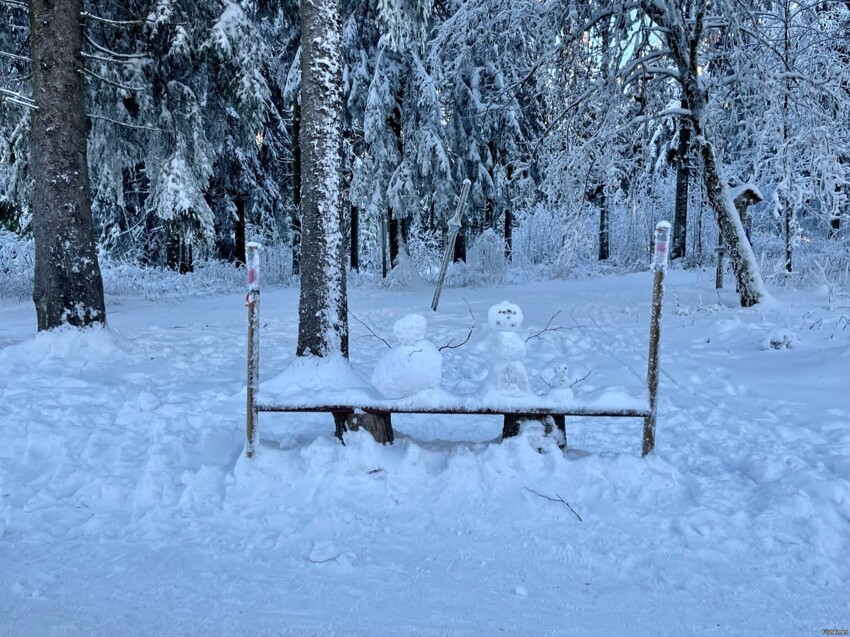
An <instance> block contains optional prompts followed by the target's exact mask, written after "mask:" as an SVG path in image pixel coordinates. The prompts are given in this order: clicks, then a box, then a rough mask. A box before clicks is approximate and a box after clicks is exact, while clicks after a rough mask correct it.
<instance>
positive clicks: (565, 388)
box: [546, 363, 573, 401]
mask: <svg viewBox="0 0 850 637" xmlns="http://www.w3.org/2000/svg"><path fill="white" fill-rule="evenodd" d="M572 382H573V379H572V378H570V368H569V367H567V365H566V364H565V363H561V364H560V365H556V366H555V376H554V378H553V379H552V387H551V388H550V389H549V391H548V392H546V396H547V397H548V398H552V399H554V400H557V401H569V400H572V399H573V390H572V389H571V386H572Z"/></svg>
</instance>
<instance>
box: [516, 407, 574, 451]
mask: <svg viewBox="0 0 850 637" xmlns="http://www.w3.org/2000/svg"><path fill="white" fill-rule="evenodd" d="M532 420H533V421H535V422H539V423H540V424H542V425H543V431H544V432H545V433H546V435H547V436H551V435H552V432H553V430H554V429H555V428H557V429H558V433H559V435H558V446H559V447H560V448H561V449H564V448H566V446H567V425H566V417H565V416H564V415H563V414H556V415H554V416H534V415H531V414H505V423H504V425H503V426H502V440H504V439H505V438H512V437H514V436H517V435H519V431H520V429H521V427H522V423H524V422H529V421H532Z"/></svg>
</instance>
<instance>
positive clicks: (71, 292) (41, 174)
mask: <svg viewBox="0 0 850 637" xmlns="http://www.w3.org/2000/svg"><path fill="white" fill-rule="evenodd" d="M82 5H83V3H82V0H32V1H31V2H30V52H31V56H32V92H33V99H34V100H35V103H36V106H37V107H38V108H37V109H36V110H33V112H32V134H31V138H30V162H31V170H32V176H33V180H34V187H33V192H32V198H31V207H32V226H33V234H34V236H35V254H36V256H35V283H34V286H33V300H34V302H35V310H36V316H37V318H38V329H39V330H49V329H52V328H54V327H59V326H61V325H66V324H67V325H73V326H75V327H86V326H88V325H92V324H102V323H104V322H105V321H106V307H105V304H104V301H103V280H102V278H101V274H100V266H99V265H98V261H97V251H96V249H95V242H94V223H93V221H92V214H91V195H90V192H89V177H88V160H87V149H86V143H87V140H86V133H87V122H86V112H85V87H84V81H83V58H82V53H81V51H82V45H83V30H82V24H81V22H80V13H81V12H82V10H83V6H82Z"/></svg>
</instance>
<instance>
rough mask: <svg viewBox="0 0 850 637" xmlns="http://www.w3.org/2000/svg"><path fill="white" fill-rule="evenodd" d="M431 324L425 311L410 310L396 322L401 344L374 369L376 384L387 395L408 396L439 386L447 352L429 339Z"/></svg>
mask: <svg viewBox="0 0 850 637" xmlns="http://www.w3.org/2000/svg"><path fill="white" fill-rule="evenodd" d="M427 328H428V321H427V320H426V319H425V317H424V316H422V315H421V314H408V315H407V316H403V317H402V318H400V319H399V320H397V321H396V322H395V324H394V325H393V336H394V337H395V340H396V343H397V345H396V346H395V347H393V348H392V349H390V351H388V352H387V353H386V354H384V355H383V356H381V358H380V359H379V360H378V364H377V365H376V366H375V369H374V371H373V372H372V384H373V385H374V386H375V387H376V388H377V389H378V391H379V392H381V393H382V394H383V395H384V396H385V397H386V398H393V399H396V398H405V397H407V396H411V395H413V394H415V393H417V392H420V391H423V390H425V389H431V388H436V387H439V385H440V379H441V378H442V372H443V355H442V354H440V352H439V351H438V350H437V348H436V347H435V346H434V344H433V343H432V342H431V341H428V340H425V331H426V329H427Z"/></svg>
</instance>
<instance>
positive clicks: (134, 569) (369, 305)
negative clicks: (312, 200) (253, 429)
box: [0, 271, 850, 637]
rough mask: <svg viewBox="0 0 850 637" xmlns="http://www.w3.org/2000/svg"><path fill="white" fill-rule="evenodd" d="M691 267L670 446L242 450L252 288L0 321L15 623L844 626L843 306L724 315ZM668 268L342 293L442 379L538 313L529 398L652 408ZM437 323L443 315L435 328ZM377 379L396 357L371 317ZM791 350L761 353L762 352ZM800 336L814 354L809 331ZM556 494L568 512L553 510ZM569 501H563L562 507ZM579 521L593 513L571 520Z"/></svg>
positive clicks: (8, 573) (575, 631) (683, 629)
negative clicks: (623, 400) (440, 290)
mask: <svg viewBox="0 0 850 637" xmlns="http://www.w3.org/2000/svg"><path fill="white" fill-rule="evenodd" d="M710 283H711V282H710V281H709V280H708V277H707V276H703V277H702V278H700V277H699V276H698V275H696V274H694V273H682V272H677V271H674V272H670V276H669V283H668V288H667V296H666V299H665V309H664V311H665V315H664V320H663V326H664V327H663V337H662V350H661V364H662V372H663V373H662V379H661V390H660V391H661V402H660V414H659V424H658V443H657V452H656V454H655V455H654V456H653V457H650V458H647V459H643V460H642V459H641V458H640V435H641V434H640V431H641V423H640V421H639V420H629V419H622V420H604V419H591V420H584V421H583V420H581V419H572V421H568V438H569V444H570V449H569V450H568V451H567V453H566V454H562V453H561V452H560V451H559V450H558V449H557V447H556V446H555V445H554V442H552V441H543V443H542V444H543V453H539V452H538V446H540V445H541V440H540V438H539V436H537V434H536V432H535V431H533V430H532V431H530V432H528V433H526V434H524V435H522V436H520V437H518V438H515V439H512V440H509V441H507V442H505V443H503V444H492V443H490V442H488V441H492V440H493V439H495V438H497V437H498V435H499V434H500V431H501V423H500V422H499V420H498V418H493V419H488V418H486V417H469V418H465V417H441V418H435V417H424V416H419V417H414V416H409V417H407V418H404V417H397V418H395V419H394V424H395V426H396V429H397V434H398V439H397V441H396V443H395V444H394V445H392V446H389V447H381V446H378V445H376V444H375V443H373V442H372V441H371V439H370V438H368V436H366V435H365V434H362V435H360V434H352V435H351V436H350V437H349V438H348V441H347V442H348V444H347V445H346V446H341V445H339V444H338V443H337V442H336V441H335V439H334V438H333V437H332V434H333V427H332V423H331V422H329V420H330V419H329V417H327V416H296V415H266V414H263V415H262V416H261V418H260V431H261V440H262V444H261V447H260V450H259V453H258V456H257V458H256V459H255V460H254V461H252V462H251V463H247V462H246V461H245V459H244V457H243V456H242V450H243V427H244V374H245V361H244V347H245V343H244V341H245V308H244V304H243V298H242V296H241V295H232V296H229V297H218V298H212V299H195V300H190V301H185V302H179V303H178V302H173V303H160V304H155V303H150V302H145V301H136V300H113V303H111V304H110V306H109V308H108V309H109V312H110V325H111V331H109V332H105V333H88V334H82V335H81V334H73V333H71V334H67V333H66V334H53V335H42V336H39V337H37V338H35V337H34V336H33V332H34V327H33V322H34V318H33V314H34V313H33V312H32V308H31V306H30V305H29V304H20V305H18V304H9V303H5V302H4V304H3V305H2V306H0V347H2V349H0V397H2V405H3V408H2V416H3V418H2V423H0V635H15V636H18V635H20V636H27V637H29V636H39V635H62V634H67V635H83V634H85V635H187V636H189V635H235V634H244V635H263V634H267V635H286V634H291V635H404V634H410V635H420V634H421V635H458V636H460V635H495V634H505V635H531V634H534V635H549V634H552V635H585V634H602V635H674V634H675V635H678V634H700V635H739V634H747V633H753V632H758V633H762V634H781V635H786V634H789V635H790V634H813V635H814V634H820V632H821V629H825V628H827V629H828V628H836V629H842V628H848V627H850V607H848V599H850V597H848V593H849V592H850V571H848V557H850V551H849V550H848V548H850V521H848V520H850V398H848V396H850V394H848V391H847V390H848V388H850V365H848V358H850V357H848V353H850V347H848V336H850V327H847V317H848V315H850V309H848V304H847V301H846V300H842V301H841V302H839V303H833V304H829V303H827V301H826V299H825V298H822V297H819V296H818V295H817V294H815V293H805V294H803V293H790V292H786V293H783V292H781V291H780V292H779V293H778V294H777V296H778V298H779V299H780V301H781V304H780V305H777V306H776V307H772V308H759V309H749V310H743V309H740V308H736V307H734V302H733V301H734V297H733V295H732V294H731V293H729V292H727V294H726V295H724V296H723V297H722V301H723V303H718V298H717V296H716V295H715V293H714V290H712V289H710ZM649 289H650V279H649V274H636V275H631V276H627V277H616V278H615V277H610V278H602V279H594V280H582V281H571V282H550V283H537V284H525V285H522V286H516V287H501V288H497V289H486V290H468V289H467V290H447V291H445V292H444V296H443V300H442V302H441V307H440V311H439V313H437V314H436V315H432V314H431V313H430V310H427V306H428V303H429V301H430V290H428V289H424V288H418V289H411V290H405V291H401V292H400V291H386V290H375V289H355V290H351V292H350V296H351V310H352V312H353V313H354V314H355V315H356V316H357V317H358V318H359V319H361V320H363V321H364V322H365V323H367V324H368V325H369V326H371V327H372V328H373V329H375V331H376V332H378V333H379V334H382V335H384V336H387V335H388V334H389V333H390V331H391V330H390V328H391V325H392V323H393V321H394V320H395V319H397V318H399V317H400V316H402V315H403V314H406V313H408V312H411V311H421V312H423V314H425V315H426V316H428V318H429V331H428V336H429V337H430V338H431V339H432V340H434V341H435V342H436V343H437V344H443V343H446V342H448V341H449V340H450V339H451V338H455V339H456V340H462V339H463V337H464V336H465V334H466V331H467V329H468V326H469V312H468V310H467V305H466V302H465V301H464V300H462V299H461V297H464V298H465V299H466V300H467V301H468V302H469V304H470V307H471V308H472V310H473V312H474V314H475V316H476V320H477V326H476V329H475V331H474V333H473V336H472V338H471V339H470V342H469V343H467V344H466V345H465V346H464V347H462V348H459V349H453V350H444V351H443V354H444V363H443V387H444V388H446V389H448V390H451V391H454V392H457V393H468V392H471V391H473V390H474V389H475V388H476V387H477V386H478V385H479V384H480V383H481V381H482V380H483V378H484V376H485V375H486V372H487V368H488V364H489V353H488V350H487V337H488V334H487V327H486V321H485V320H484V317H485V316H486V310H487V308H488V307H489V306H490V305H491V304H493V303H495V302H499V301H502V300H505V299H508V300H511V301H513V302H516V303H518V304H519V305H520V306H522V308H523V311H524V313H525V323H524V328H528V331H531V330H539V329H541V328H542V327H543V326H544V325H546V322H547V321H548V320H549V318H550V317H551V316H552V315H553V314H554V313H555V312H557V311H559V310H560V312H561V313H560V314H559V315H558V316H557V317H556V318H555V320H554V321H553V322H552V325H553V326H562V327H563V329H558V330H554V331H548V332H546V333H544V334H542V335H541V337H540V338H535V339H532V340H530V341H529V343H528V346H529V356H528V359H527V360H526V365H527V367H528V369H529V371H530V372H531V373H532V382H533V384H534V385H535V388H536V389H538V390H541V391H542V390H543V389H545V384H544V382H543V380H542V379H540V378H538V377H535V373H536V372H540V373H542V374H543V377H544V378H551V375H550V374H551V368H552V367H553V366H554V365H556V364H557V363H559V362H561V361H563V360H565V361H567V362H569V363H570V365H571V367H572V369H573V370H574V374H575V375H576V376H583V375H584V374H585V373H586V372H591V374H590V376H588V378H587V379H586V380H585V381H584V382H583V383H581V384H580V385H578V386H577V388H581V389H582V390H583V391H584V392H587V393H589V392H592V391H593V390H595V389H599V388H602V387H605V386H608V385H615V386H622V387H624V388H625V391H628V392H630V393H635V394H639V393H640V392H641V390H642V387H643V377H644V375H645V366H646V343H647V323H648V311H649ZM296 302H297V290H293V289H281V290H266V291H265V292H264V293H263V299H262V304H263V305H262V322H263V326H264V327H263V336H262V338H263V345H262V355H261V366H262V373H263V375H264V376H265V377H269V376H271V375H273V374H275V373H277V372H278V371H281V370H282V369H284V368H285V366H286V365H287V363H288V361H290V360H291V358H292V354H293V352H294V349H295V329H296V319H297V312H296ZM426 312H427V313H426ZM351 329H352V345H351V350H352V364H353V366H354V367H355V368H356V369H358V370H359V371H361V372H362V373H363V374H364V375H365V376H367V377H368V375H369V373H370V372H371V369H372V366H373V365H374V363H375V361H376V360H377V359H378V357H379V356H380V355H381V354H382V353H383V351H385V350H384V345H383V344H382V343H381V342H380V341H378V340H376V339H374V338H372V337H371V336H369V335H368V332H367V331H366V329H365V328H363V327H362V326H361V325H359V324H358V323H357V322H355V321H352V323H351ZM771 337H772V338H773V340H775V341H777V342H779V341H782V340H783V339H784V340H788V341H789V342H791V343H792V345H793V347H791V348H782V349H773V348H771V347H769V345H768V349H767V350H763V349H762V346H763V344H764V343H765V342H766V341H769V340H770V339H771ZM797 339H799V340H797ZM549 498H552V499H549ZM559 498H562V499H563V500H564V501H565V502H566V503H569V507H572V510H571V509H570V508H569V507H568V506H567V505H566V504H565V503H564V502H561V501H560V500H559ZM579 517H580V519H579Z"/></svg>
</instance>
